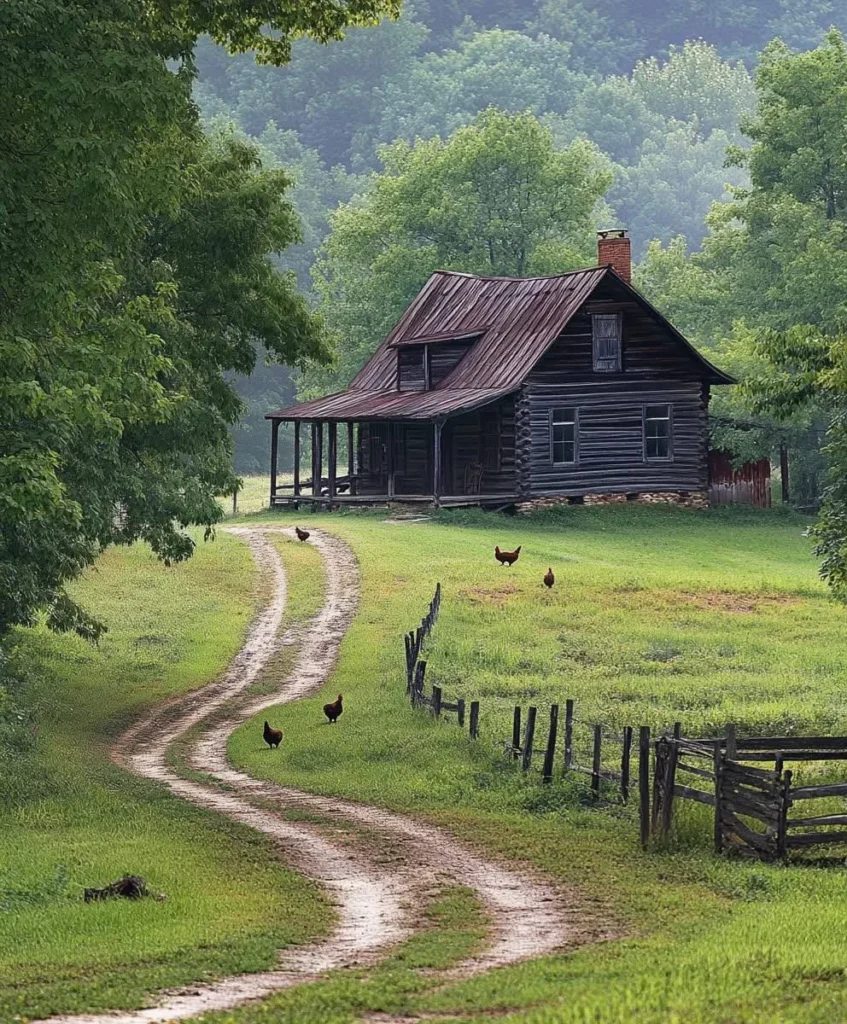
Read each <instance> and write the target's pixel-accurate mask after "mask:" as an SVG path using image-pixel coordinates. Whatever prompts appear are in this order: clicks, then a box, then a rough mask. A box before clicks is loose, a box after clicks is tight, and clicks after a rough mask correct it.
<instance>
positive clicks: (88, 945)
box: [0, 534, 330, 1021]
mask: <svg viewBox="0 0 847 1024" xmlns="http://www.w3.org/2000/svg"><path fill="white" fill-rule="evenodd" d="M255 584H256V578H255V572H254V567H253V563H252V560H251V558H250V555H249V552H248V550H247V548H246V546H245V545H244V544H243V543H242V542H240V541H238V540H236V539H234V538H232V537H229V536H228V535H226V534H219V535H218V538H217V540H216V541H215V543H214V544H209V545H202V544H201V545H200V546H199V548H198V551H197V554H196V556H195V557H194V558H193V559H192V560H191V561H190V562H188V563H187V564H185V565H183V566H179V567H177V568H172V569H166V568H165V567H163V566H162V565H161V564H160V563H159V562H157V561H156V560H155V559H154V557H153V556H152V554H151V553H150V552H149V550H148V549H146V548H145V547H143V546H137V547H134V548H132V549H129V550H110V551H107V552H106V553H105V554H104V555H103V556H102V557H101V559H100V560H99V561H98V563H97V565H96V567H95V568H94V569H93V570H92V571H91V572H90V573H88V574H87V576H86V578H85V579H84V580H83V581H82V582H81V583H80V584H79V586H78V587H77V588H76V589H77V594H78V596H79V597H80V599H81V600H82V601H83V602H84V604H85V605H86V607H88V608H90V609H91V610H92V611H93V612H95V613H96V614H97V615H98V616H100V617H101V618H103V619H104V620H105V621H106V623H107V624H108V626H109V632H108V633H107V634H106V636H105V637H104V638H103V640H102V642H101V644H100V646H99V648H95V647H92V646H90V645H88V644H86V643H84V642H83V641H80V640H79V639H77V638H74V637H70V636H64V637H57V636H54V635H50V634H48V633H46V632H44V631H41V630H31V631H27V632H25V633H23V634H22V635H21V646H22V649H23V653H24V654H25V655H26V656H27V659H28V660H29V662H30V663H31V675H32V676H33V677H34V678H33V682H32V683H31V684H30V686H29V687H28V688H26V689H25V690H24V691H23V692H22V698H25V699H26V700H27V701H28V703H29V704H30V705H31V706H32V707H34V708H35V709H36V716H37V717H36V720H37V722H38V730H39V736H38V737H37V739H36V742H35V744H34V745H33V747H32V749H31V751H30V752H29V754H28V756H27V757H26V758H21V760H20V762H19V764H18V770H17V771H16V772H13V773H11V774H7V775H6V776H5V777H4V778H3V779H2V781H0V786H2V793H3V797H4V803H3V805H2V808H0V1020H3V1021H10V1020H12V1019H15V1018H16V1016H17V1015H23V1016H42V1015H47V1014H50V1013H56V1012H74V1011H81V1010H94V1009H98V1008H103V1009H106V1008H123V1007H131V1006H138V1005H140V1004H141V1003H142V1002H143V1001H144V998H145V996H146V994H147V993H149V992H151V991H154V990H156V989H158V988H161V987H165V986H172V985H179V984H184V983H187V982H190V981H195V980H199V979H203V978H206V977H209V976H212V975H224V974H229V973H232V972H237V971H249V970H259V969H263V968H267V967H270V966H272V965H273V964H274V962H275V955H274V954H275V950H276V949H277V948H278V947H280V946H282V945H285V944H288V943H292V942H299V941H304V940H305V939H307V938H309V937H311V936H312V935H313V934H314V933H316V932H320V931H321V930H323V929H324V928H326V927H327V925H328V920H329V917H330V911H329V908H328V907H327V905H326V903H325V902H324V900H323V898H322V897H321V896H320V894H319V893H318V892H317V891H316V889H315V888H314V887H313V886H312V885H310V884H307V883H305V882H304V881H303V880H302V879H300V878H298V877H297V876H295V875H294V874H293V873H292V872H289V871H287V870H285V869H284V868H282V866H281V865H280V864H279V862H278V861H277V859H276V857H275V856H274V853H273V851H272V849H271V848H270V846H269V844H267V843H266V842H265V841H264V840H262V839H260V838H259V837H257V836H256V835H255V834H254V833H253V832H252V831H250V830H248V829H246V828H241V827H239V826H237V825H233V824H230V823H228V822H226V821H225V820H224V819H222V818H220V817H219V816H217V815H213V814H207V813H205V812H201V811H199V810H194V809H192V808H191V807H190V806H189V805H186V804H185V803H183V802H182V801H180V800H177V799H175V798H172V797H171V796H170V795H168V794H167V793H166V792H164V791H163V790H162V789H161V788H160V787H157V786H154V785H152V784H148V783H146V782H143V781H141V780H138V779H135V778H133V777H131V776H129V775H127V774H126V773H124V772H123V771H121V770H119V769H118V768H116V767H114V766H113V765H112V764H111V763H110V762H109V758H108V746H109V743H110V741H111V740H112V739H113V738H114V737H115V736H116V735H118V734H119V732H120V730H121V729H122V728H124V727H125V726H126V725H127V724H128V723H129V722H130V721H132V720H133V719H134V718H136V717H137V716H138V715H139V714H140V713H141V712H143V710H144V709H145V708H147V707H149V706H150V705H153V704H157V703H159V702H161V701H163V700H165V699H166V698H168V697H169V696H173V695H175V694H179V693H183V692H185V691H187V690H190V689H192V688H194V687H197V686H199V685H202V684H203V683H205V682H207V681H209V680H210V679H212V678H214V677H215V675H216V674H217V673H218V672H220V671H221V670H222V669H223V667H224V666H225V665H226V663H227V661H228V660H229V658H230V657H231V655H232V654H233V653H234V651H235V650H236V649H237V647H238V645H239V644H240V642H241V640H242V638H243V635H244V631H245V628H246V626H247V624H248V622H249V620H250V618H251V616H252V614H253V612H254V610H255V604H256V598H257V594H256V591H255ZM126 872H132V873H138V874H142V875H144V876H145V877H146V878H147V880H148V882H149V884H150V886H151V888H153V889H154V890H157V891H163V892H166V893H167V896H168V898H167V901H166V902H155V901H153V900H143V901H140V902H138V903H130V902H126V901H115V902H111V903H104V904H90V905H86V904H84V903H83V902H82V899H81V896H82V888H83V886H89V885H103V884H105V883H107V882H109V881H112V880H113V879H114V878H116V877H119V876H120V875H122V874H124V873H126Z"/></svg>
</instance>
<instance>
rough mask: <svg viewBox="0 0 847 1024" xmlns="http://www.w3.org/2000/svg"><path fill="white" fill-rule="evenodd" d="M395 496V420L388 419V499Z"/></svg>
mask: <svg viewBox="0 0 847 1024" xmlns="http://www.w3.org/2000/svg"><path fill="white" fill-rule="evenodd" d="M393 497H394V420H389V421H388V500H389V501H391V500H392V499H393Z"/></svg>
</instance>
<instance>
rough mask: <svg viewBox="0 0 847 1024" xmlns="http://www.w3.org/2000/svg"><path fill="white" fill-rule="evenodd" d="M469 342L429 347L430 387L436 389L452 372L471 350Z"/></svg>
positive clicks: (455, 342) (453, 342)
mask: <svg viewBox="0 0 847 1024" xmlns="http://www.w3.org/2000/svg"><path fill="white" fill-rule="evenodd" d="M470 344H471V343H470V342H468V341H452V342H446V343H442V344H438V345H430V346H429V381H430V387H433V388H434V387H436V386H437V385H438V384H440V383H441V381H443V380H444V378H445V377H446V376H447V375H448V374H449V373H450V372H451V370H452V369H453V367H454V366H455V365H456V364H457V363H458V362H459V360H460V359H461V358H462V356H463V355H464V354H465V353H466V352H467V351H468V349H469V348H470Z"/></svg>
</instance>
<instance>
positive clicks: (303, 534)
mask: <svg viewBox="0 0 847 1024" xmlns="http://www.w3.org/2000/svg"><path fill="white" fill-rule="evenodd" d="M294 532H295V533H296V534H297V539H298V540H302V541H307V540H308V539H309V537H311V534H310V533H309V531H308V530H301V529H300V527H299V526H295V527H294Z"/></svg>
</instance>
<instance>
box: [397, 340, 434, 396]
mask: <svg viewBox="0 0 847 1024" xmlns="http://www.w3.org/2000/svg"><path fill="white" fill-rule="evenodd" d="M397 379H398V386H399V389H400V390H401V391H426V388H427V380H426V351H425V349H424V347H423V346H420V347H410V348H404V349H400V351H399V352H398V353H397Z"/></svg>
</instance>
